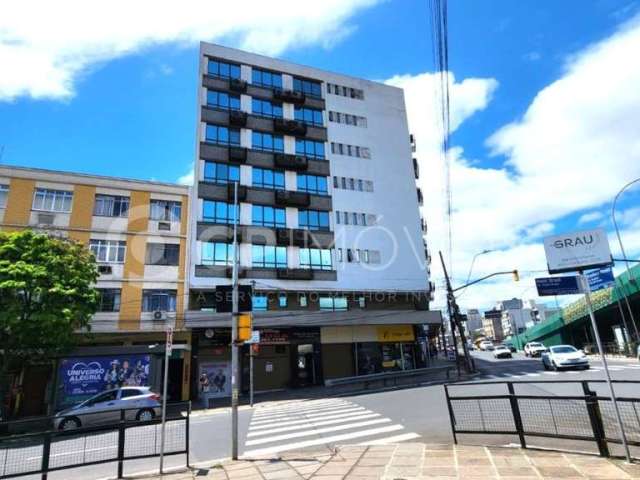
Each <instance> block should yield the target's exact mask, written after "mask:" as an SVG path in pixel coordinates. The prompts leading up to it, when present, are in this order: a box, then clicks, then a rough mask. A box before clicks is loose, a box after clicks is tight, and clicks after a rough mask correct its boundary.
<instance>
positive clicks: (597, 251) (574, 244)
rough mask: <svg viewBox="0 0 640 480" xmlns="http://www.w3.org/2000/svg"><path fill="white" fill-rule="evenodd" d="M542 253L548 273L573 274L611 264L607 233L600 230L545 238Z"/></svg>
mask: <svg viewBox="0 0 640 480" xmlns="http://www.w3.org/2000/svg"><path fill="white" fill-rule="evenodd" d="M544 252H545V254H546V256H547V267H548V269H549V273H563V272H575V271H578V270H587V269H590V268H596V267H605V266H609V265H611V264H612V263H613V262H612V259H611V250H609V239H608V238H607V232H605V231H604V229H602V228H596V229H593V230H583V231H579V232H571V233H565V234H562V235H553V236H550V237H546V238H545V239H544Z"/></svg>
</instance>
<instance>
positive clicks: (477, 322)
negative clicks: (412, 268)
mask: <svg viewBox="0 0 640 480" xmlns="http://www.w3.org/2000/svg"><path fill="white" fill-rule="evenodd" d="M466 315H467V332H469V334H470V335H471V334H472V333H473V332H475V331H476V330H480V329H481V328H483V327H482V314H481V313H480V310H478V309H477V308H470V309H469V310H467V313H466Z"/></svg>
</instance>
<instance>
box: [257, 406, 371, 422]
mask: <svg viewBox="0 0 640 480" xmlns="http://www.w3.org/2000/svg"><path fill="white" fill-rule="evenodd" d="M357 410H364V407H359V406H357V405H352V406H345V407H337V408H332V409H327V410H324V411H322V412H319V411H314V412H313V413H308V412H302V413H295V412H291V413H288V414H286V415H274V416H273V417H260V418H259V419H256V420H255V423H256V424H261V423H266V422H270V423H277V422H278V421H280V420H293V419H296V418H300V417H303V416H304V417H324V416H325V415H331V414H334V413H345V412H354V411H357Z"/></svg>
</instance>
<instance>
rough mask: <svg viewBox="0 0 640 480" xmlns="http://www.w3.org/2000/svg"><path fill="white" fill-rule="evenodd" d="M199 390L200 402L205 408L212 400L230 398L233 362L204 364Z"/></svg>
mask: <svg viewBox="0 0 640 480" xmlns="http://www.w3.org/2000/svg"><path fill="white" fill-rule="evenodd" d="M198 390H199V396H200V400H201V401H202V403H203V404H204V405H205V406H209V404H210V402H209V400H210V399H214V398H223V397H230V396H231V362H229V361H228V360H220V361H206V362H202V363H201V364H200V376H199V377H198Z"/></svg>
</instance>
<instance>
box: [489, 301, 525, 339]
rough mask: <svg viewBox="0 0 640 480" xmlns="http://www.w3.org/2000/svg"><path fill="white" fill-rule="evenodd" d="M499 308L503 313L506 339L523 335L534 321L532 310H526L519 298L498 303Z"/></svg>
mask: <svg viewBox="0 0 640 480" xmlns="http://www.w3.org/2000/svg"><path fill="white" fill-rule="evenodd" d="M497 308H498V310H501V311H502V331H503V332H504V335H505V337H508V336H511V335H516V334H517V335H519V334H521V333H522V332H524V331H525V330H526V328H527V324H529V323H530V322H531V321H532V310H531V309H530V308H525V304H524V302H523V301H522V300H521V299H519V298H512V299H511V300H503V301H502V302H498V305H497Z"/></svg>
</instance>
